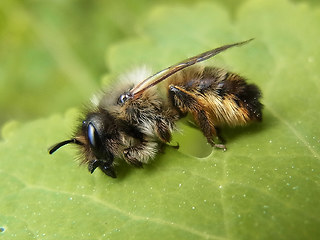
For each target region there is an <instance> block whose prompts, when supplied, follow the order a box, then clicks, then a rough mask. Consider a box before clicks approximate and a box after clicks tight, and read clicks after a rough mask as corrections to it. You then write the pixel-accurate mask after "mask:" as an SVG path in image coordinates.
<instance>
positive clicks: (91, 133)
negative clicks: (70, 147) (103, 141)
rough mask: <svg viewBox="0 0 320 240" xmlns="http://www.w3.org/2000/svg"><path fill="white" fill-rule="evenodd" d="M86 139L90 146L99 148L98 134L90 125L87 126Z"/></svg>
mask: <svg viewBox="0 0 320 240" xmlns="http://www.w3.org/2000/svg"><path fill="white" fill-rule="evenodd" d="M88 139H89V142H90V144H91V146H93V147H99V145H100V141H99V140H100V139H99V134H98V132H97V130H96V129H95V127H94V125H93V124H92V123H89V124H88Z"/></svg>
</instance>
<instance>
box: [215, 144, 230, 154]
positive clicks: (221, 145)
mask: <svg viewBox="0 0 320 240" xmlns="http://www.w3.org/2000/svg"><path fill="white" fill-rule="evenodd" d="M213 146H214V147H215V148H219V149H223V151H224V152H225V151H227V147H226V145H224V144H216V143H215V144H214V145H213Z"/></svg>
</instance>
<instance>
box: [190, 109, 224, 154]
mask: <svg viewBox="0 0 320 240" xmlns="http://www.w3.org/2000/svg"><path fill="white" fill-rule="evenodd" d="M193 115H194V118H195V119H196V121H197V122H198V124H199V127H200V129H201V131H202V133H203V135H204V136H205V137H206V138H207V141H208V143H209V144H210V145H211V146H212V147H215V148H220V149H223V150H224V151H225V150H227V148H226V146H225V145H224V144H218V143H215V142H214V141H213V137H218V138H219V136H218V133H217V130H216V128H215V126H214V125H213V124H212V123H211V122H210V121H209V117H208V116H207V113H206V111H205V110H200V111H197V112H196V113H193Z"/></svg>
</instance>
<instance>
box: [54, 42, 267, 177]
mask: <svg viewBox="0 0 320 240" xmlns="http://www.w3.org/2000/svg"><path fill="white" fill-rule="evenodd" d="M251 40H252V39H250V40H247V41H244V42H238V43H234V44H229V45H224V46H221V47H218V48H215V49H213V50H210V51H207V52H204V53H201V54H199V55H197V56H194V57H191V58H188V59H186V60H184V61H181V62H179V63H177V64H175V65H172V66H170V67H168V68H166V69H164V70H162V71H159V72H157V73H156V74H154V75H151V76H150V75H146V74H145V73H144V74H141V73H140V74H136V75H134V74H131V75H128V76H127V78H129V82H130V81H132V82H133V83H128V85H127V86H125V87H124V88H123V89H120V90H119V91H118V89H117V88H112V89H111V90H109V91H107V92H105V93H104V94H103V95H102V96H101V97H100V99H99V101H97V102H96V104H95V107H94V109H93V110H91V111H88V112H87V113H86V116H85V118H84V120H83V121H82V122H81V123H80V124H79V126H78V128H77V130H76V132H75V134H74V136H73V137H72V138H71V139H69V140H66V141H62V142H59V143H57V144H56V145H54V146H52V147H51V148H50V149H49V153H50V154H52V153H54V152H55V151H56V150H57V149H59V148H60V147H62V146H64V145H66V144H71V143H72V144H75V145H77V146H79V148H80V152H81V154H82V155H83V161H82V163H85V164H87V166H88V170H89V171H90V172H91V173H93V172H94V171H95V169H96V168H100V169H101V170H102V172H104V173H105V174H106V175H108V176H110V177H113V178H116V172H115V170H114V168H115V166H116V165H117V163H119V161H121V160H124V161H125V162H127V163H128V164H130V165H132V166H134V167H142V166H143V164H146V163H148V162H149V161H150V160H151V159H153V158H154V157H155V156H156V154H157V152H158V151H159V149H160V146H161V145H166V144H169V143H170V141H171V137H172V132H173V131H174V130H175V129H176V127H175V125H176V122H177V121H178V120H179V119H181V118H183V117H186V116H187V115H190V116H191V117H192V119H193V121H194V123H195V124H196V125H197V127H198V128H199V129H200V130H201V131H202V133H203V135H204V136H205V138H206V139H207V142H208V143H209V144H210V145H211V146H212V147H216V148H221V149H224V150H226V146H225V145H224V142H223V140H222V138H221V136H220V133H219V129H220V127H223V126H239V125H240V126H241V125H242V126H243V125H246V124H248V123H249V122H253V121H261V120H262V104H261V103H260V101H259V100H260V98H261V92H260V90H259V88H258V87H257V86H256V85H254V84H248V83H247V82H246V80H245V79H244V78H243V77H241V76H239V75H238V74H235V73H231V72H229V71H226V70H224V69H221V68H216V67H210V66H202V65H199V64H198V65H194V64H196V63H199V62H202V61H205V60H207V59H209V58H211V57H213V56H215V55H217V54H219V53H221V52H223V51H225V50H227V49H229V48H231V47H234V46H241V45H243V44H246V43H248V42H250V41H251ZM193 65H194V66H193ZM148 76H149V77H148ZM132 78H134V79H132ZM141 80H142V81H141ZM135 82H137V83H135ZM160 82H161V84H160ZM160 85H161V89H162V90H163V89H164V90H165V92H166V93H165V94H161V91H160V90H161V89H159V86H160Z"/></svg>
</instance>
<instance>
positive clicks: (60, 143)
mask: <svg viewBox="0 0 320 240" xmlns="http://www.w3.org/2000/svg"><path fill="white" fill-rule="evenodd" d="M69 143H75V144H78V145H83V143H82V142H80V141H78V140H77V139H75V138H72V139H69V140H65V141H62V142H59V143H57V144H55V145H53V146H52V147H50V148H49V150H48V151H49V154H52V153H54V152H55V151H57V150H58V149H59V148H61V147H62V146H64V145H67V144H69Z"/></svg>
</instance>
